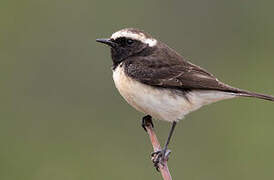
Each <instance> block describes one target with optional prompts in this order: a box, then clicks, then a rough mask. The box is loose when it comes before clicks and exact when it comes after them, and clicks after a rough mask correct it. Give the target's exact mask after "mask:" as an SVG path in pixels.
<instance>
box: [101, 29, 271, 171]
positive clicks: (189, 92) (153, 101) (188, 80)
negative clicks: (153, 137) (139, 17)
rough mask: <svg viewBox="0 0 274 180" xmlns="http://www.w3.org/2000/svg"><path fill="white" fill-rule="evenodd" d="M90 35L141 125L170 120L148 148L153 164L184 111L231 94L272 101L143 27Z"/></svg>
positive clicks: (162, 155)
mask: <svg viewBox="0 0 274 180" xmlns="http://www.w3.org/2000/svg"><path fill="white" fill-rule="evenodd" d="M96 41H97V42H99V43H103V44H106V45H107V46H109V47H110V49H111V58H112V63H113V65H112V71H113V80H114V84H115V86H116V88H117V89H118V91H119V92H120V94H121V95H122V97H123V98H124V99H125V100H126V101H127V102H128V104H130V105H131V106H132V107H134V108H135V109H136V110H138V111H140V112H142V113H144V114H145V115H146V116H144V117H143V119H142V126H143V127H144V123H145V121H149V120H151V118H154V119H158V120H164V121H168V122H170V123H172V125H171V129H170V131H169V134H168V138H167V141H166V143H165V146H164V148H163V149H162V150H160V151H157V152H154V153H153V154H154V155H155V154H156V155H157V156H156V159H155V160H154V161H153V162H154V163H155V166H157V164H158V163H160V162H162V161H163V160H165V159H167V158H168V154H169V153H167V152H168V149H167V148H168V145H169V142H170V139H171V136H172V134H173V132H174V129H175V126H176V124H177V122H178V121H179V120H181V119H183V118H184V116H185V115H187V114H189V113H190V112H193V111H195V110H197V109H199V108H201V107H202V106H204V105H208V104H211V103H214V102H217V101H221V100H225V99H232V98H236V97H252V98H259V99H264V100H269V101H274V97H273V96H270V95H265V94H259V93H255V92H250V91H247V90H243V89H239V88H235V87H232V86H230V85H227V84H225V83H223V82H221V81H219V80H218V79H217V78H216V77H215V76H214V75H213V74H211V73H210V72H208V71H207V70H205V69H203V68H201V67H199V66H197V65H194V64H193V63H191V62H189V61H187V60H186V59H185V58H183V56H181V55H180V54H179V53H177V52H176V51H175V50H173V49H172V48H170V47H169V46H168V45H166V44H165V43H163V42H161V41H159V40H157V39H155V38H153V37H152V36H151V35H150V34H148V33H146V32H144V31H143V30H139V29H136V28H124V29H121V30H119V31H117V32H115V33H113V34H112V35H111V37H110V38H104V39H96Z"/></svg>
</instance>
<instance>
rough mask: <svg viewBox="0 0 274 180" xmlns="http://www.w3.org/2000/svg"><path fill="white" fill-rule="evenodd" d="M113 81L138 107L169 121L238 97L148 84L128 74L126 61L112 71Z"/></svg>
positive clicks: (122, 93) (130, 102)
mask: <svg viewBox="0 0 274 180" xmlns="http://www.w3.org/2000/svg"><path fill="white" fill-rule="evenodd" d="M113 80H114V83H115V86H116V88H117V89H118V91H119V92H120V94H121V95H122V96H123V98H124V99H125V100H126V101H127V102H128V103H129V104H130V105H131V106H133V107H134V108H135V109H137V110H138V111H140V112H143V113H144V114H148V115H151V116H152V117H153V118H156V119H160V120H165V121H170V122H172V121H178V120H180V119H182V118H183V117H184V116H185V115H186V114H188V113H190V112H191V111H194V110H197V109H199V108H200V107H201V106H203V105H206V104H210V103H213V102H216V101H219V100H223V99H229V98H233V97H235V95H234V94H231V93H226V92H220V91H206V90H193V91H190V92H188V93H186V94H185V95H183V94H182V93H175V92H174V90H170V89H164V88H157V87H153V86H149V85H146V84H143V83H140V82H138V81H136V80H134V79H132V78H131V77H129V76H126V74H125V72H124V66H123V64H121V65H119V66H118V67H116V68H115V70H114V71H113Z"/></svg>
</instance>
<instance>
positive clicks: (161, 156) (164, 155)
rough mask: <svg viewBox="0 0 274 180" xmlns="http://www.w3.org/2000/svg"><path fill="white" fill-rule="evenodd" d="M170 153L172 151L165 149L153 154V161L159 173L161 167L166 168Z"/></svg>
mask: <svg viewBox="0 0 274 180" xmlns="http://www.w3.org/2000/svg"><path fill="white" fill-rule="evenodd" d="M170 153H171V151H170V150H169V149H166V150H165V149H163V150H159V151H156V152H153V153H151V160H152V163H153V164H154V167H155V168H156V170H157V171H159V168H160V165H162V166H164V163H165V162H166V161H168V158H169V155H170Z"/></svg>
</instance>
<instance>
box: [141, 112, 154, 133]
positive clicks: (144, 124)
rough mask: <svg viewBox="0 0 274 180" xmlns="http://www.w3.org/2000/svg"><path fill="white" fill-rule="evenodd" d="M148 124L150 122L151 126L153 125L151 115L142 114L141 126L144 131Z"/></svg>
mask: <svg viewBox="0 0 274 180" xmlns="http://www.w3.org/2000/svg"><path fill="white" fill-rule="evenodd" d="M149 124H151V125H152V127H154V126H153V123H152V118H151V116H150V115H146V116H144V117H143V119H142V127H143V128H144V130H145V131H147V129H146V126H147V125H149Z"/></svg>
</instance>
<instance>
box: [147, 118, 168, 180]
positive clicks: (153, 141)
mask: <svg viewBox="0 0 274 180" xmlns="http://www.w3.org/2000/svg"><path fill="white" fill-rule="evenodd" d="M145 127H146V130H147V133H148V135H149V138H150V141H151V144H152V146H153V150H154V152H156V151H159V150H161V146H160V143H159V141H158V139H157V136H156V134H155V132H154V130H153V127H152V124H151V123H147V124H146V126H145ZM159 171H160V172H161V174H162V177H163V179H164V180H172V177H171V175H170V172H169V169H168V166H167V160H164V162H163V163H162V164H161V163H159Z"/></svg>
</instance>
